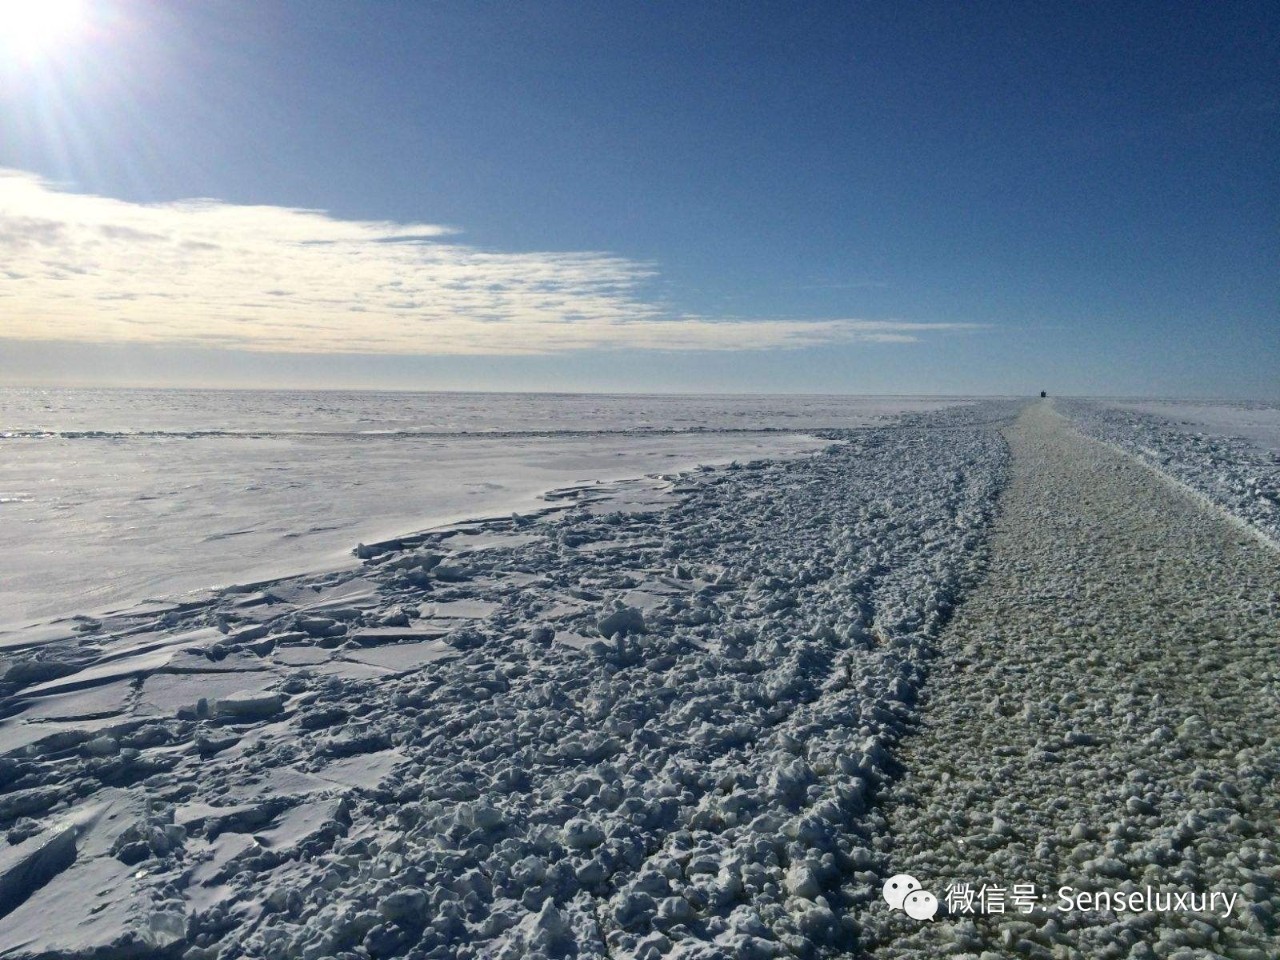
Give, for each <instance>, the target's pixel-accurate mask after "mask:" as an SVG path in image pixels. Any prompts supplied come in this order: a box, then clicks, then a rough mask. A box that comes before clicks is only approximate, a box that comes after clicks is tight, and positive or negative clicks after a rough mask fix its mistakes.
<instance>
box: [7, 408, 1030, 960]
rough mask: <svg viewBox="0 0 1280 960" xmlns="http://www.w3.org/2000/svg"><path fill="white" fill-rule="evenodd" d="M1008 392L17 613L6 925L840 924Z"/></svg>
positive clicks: (788, 932)
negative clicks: (21, 623) (43, 625)
mask: <svg viewBox="0 0 1280 960" xmlns="http://www.w3.org/2000/svg"><path fill="white" fill-rule="evenodd" d="M1014 410H1015V404H1013V403H1010V402H992V403H987V404H981V405H974V406H971V407H961V408H952V409H947V410H943V411H939V412H934V413H929V414H923V415H918V416H908V417H904V418H903V419H902V420H900V421H899V422H898V423H897V424H895V425H894V426H892V427H886V428H882V429H872V430H860V431H857V432H840V431H830V432H829V436H830V439H832V440H833V441H840V442H838V443H833V445H832V446H831V447H830V448H829V449H827V450H826V451H825V452H824V453H822V454H819V455H815V456H813V457H811V458H808V459H804V460H797V461H784V462H753V463H747V464H740V465H737V468H736V469H733V468H731V469H722V470H704V471H693V472H690V473H685V474H680V475H676V476H670V477H666V478H662V479H661V481H649V482H646V483H645V484H639V485H636V484H630V485H629V484H626V483H620V484H595V485H590V486H586V487H582V488H577V489H574V490H570V491H565V492H563V493H562V494H561V495H560V496H559V497H557V498H555V499H554V500H552V501H551V502H552V504H553V505H552V506H550V507H548V509H547V510H546V511H545V512H544V513H542V514H541V515H537V516H533V517H530V516H525V517H520V518H510V519H502V520H492V521H483V522H476V523H471V524H464V525H460V526H458V527H456V528H453V529H450V530H446V531H438V532H435V533H426V534H418V535H415V536H412V537H405V538H401V539H400V540H398V541H396V542H394V543H390V544H383V545H374V546H366V547H364V548H363V549H362V551H361V553H362V556H363V558H364V561H363V563H362V564H361V565H360V566H359V567H357V568H355V569H352V570H348V571H341V572H336V573H333V572H331V573H327V574H324V575H321V576H310V577H298V578H292V579H289V580H282V581H278V582H274V583H269V584H260V585H257V586H256V587H246V588H241V589H237V590H231V591H226V592H223V593H220V594H214V595H212V596H209V597H207V598H206V599H204V600H201V601H198V602H197V601H192V602H185V603H180V604H174V605H171V606H158V607H152V608H149V609H139V610H137V611H135V612H133V613H125V614H120V615H118V616H113V617H110V618H107V619H103V620H93V619H89V618H78V619H76V620H73V621H64V622H62V623H61V624H60V626H61V627H62V628H65V629H63V631H62V634H61V635H60V636H56V637H55V638H54V639H52V640H48V639H47V638H44V637H42V638H41V639H42V640H43V641H44V642H41V643H39V644H37V643H36V642H35V641H34V640H33V641H32V644H31V645H23V644H22V643H11V644H10V646H9V648H8V650H7V651H6V652H5V653H4V659H5V662H6V665H7V666H6V667H5V669H4V670H3V671H2V672H0V676H3V677H4V680H3V681H2V682H0V707H2V709H0V716H3V717H4V719H3V720H0V750H2V751H3V755H2V756H0V829H3V830H6V831H7V832H8V840H9V843H10V845H11V846H10V848H9V850H10V853H13V852H14V851H16V852H17V856H16V859H15V857H14V856H12V855H7V856H6V857H5V858H4V859H0V890H3V891H6V893H5V896H4V898H3V899H2V900H0V956H4V957H28V958H32V957H42V956H52V955H56V956H63V957H81V956H85V957H87V956H94V957H125V956H139V955H147V956H173V957H184V958H188V960H201V958H215V957H217V958H223V960H231V958H239V957H263V958H285V957H301V958H305V960H319V958H322V957H351V958H368V957H401V956H403V957H413V958H445V957H449V958H453V957H459V958H461V957H475V958H480V957H495V958H516V957H562V956H578V957H592V956H596V957H603V956H605V955H606V954H607V955H609V956H612V957H634V958H638V960H651V958H657V957H681V958H695V957H698V958H703V957H734V958H751V957H774V956H793V955H794V956H816V955H824V954H829V953H832V952H841V951H848V950H849V949H851V948H853V947H854V946H855V945H856V943H857V936H858V921H857V910H858V908H859V907H860V906H863V905H866V904H869V903H870V902H872V901H874V900H875V898H876V897H878V896H879V888H880V883H881V882H882V880H883V876H882V874H883V873H884V869H885V868H886V864H885V863H884V862H883V856H882V854H881V853H880V852H879V849H878V847H877V846H876V845H875V844H874V843H873V841H872V837H873V835H875V834H876V833H877V828H878V827H880V826H882V820H883V818H882V815H881V814H880V813H878V812H877V811H876V809H875V808H874V806H873V805H872V803H871V801H872V798H873V796H874V793H875V791H876V790H877V788H878V787H879V785H880V784H881V783H882V782H884V780H885V778H886V777H887V776H888V775H889V774H890V773H891V772H892V770H893V764H894V760H893V754H894V745H895V743H896V741H897V739H898V738H899V736H900V735H901V734H902V733H903V731H904V729H905V728H906V726H907V724H908V723H909V722H910V720H911V717H912V712H913V703H914V700H915V696H916V692H917V690H918V688H919V685H920V683H921V682H922V679H923V677H924V675H925V671H926V669H927V661H928V657H929V652H930V642H931V638H932V637H933V636H934V635H935V633H936V631H937V630H938V628H939V627H940V625H941V624H942V623H943V622H944V621H945V620H946V618H947V616H948V614H949V611H950V609H951V607H952V604H953V603H954V602H955V601H956V599H957V597H958V596H959V595H960V594H961V593H962V592H963V591H964V590H965V589H967V588H968V587H970V586H971V585H972V584H973V583H974V581H975V579H976V577H977V575H978V573H979V571H980V569H981V566H982V563H983V556H984V553H983V551H984V547H983V544H984V538H985V536H986V531H987V528H988V525H989V522H990V518H991V515H992V510H993V506H994V501H995V497H996V494H997V492H998V490H999V489H1000V487H1001V485H1002V483H1003V482H1004V480H1005V474H1006V467H1007V450H1006V446H1005V443H1004V441H1003V439H1002V438H1001V437H1000V435H999V433H998V431H997V429H996V428H995V424H996V423H997V421H998V420H999V419H1000V418H1002V417H1008V416H1010V415H1011V414H1012V413H1013V411H1014ZM658 487H660V488H661V489H660V490H657V488H658ZM655 490H657V493H655ZM658 494H660V495H658ZM446 573H447V574H448V575H447V576H446V575H445V574H446ZM90 807H92V808H93V809H94V810H97V811H98V813H97V814H96V815H95V818H93V819H92V820H86V821H83V826H82V827H78V828H77V831H76V834H75V838H74V849H73V850H70V851H69V850H68V848H67V841H66V839H65V837H64V834H62V833H58V832H57V831H59V830H63V831H65V827H62V826H60V825H61V824H64V823H65V822H66V819H65V818H67V817H69V816H71V817H75V816H77V815H78V814H79V813H80V812H82V811H85V810H87V809H89V808H90ZM77 822H80V821H77ZM59 837H64V838H63V839H61V840H60V839H59ZM33 841H34V842H33ZM40 850H47V851H48V853H46V854H40V853H38V852H37V853H32V851H40ZM69 854H70V855H69ZM33 858H34V861H33ZM33 862H34V867H33V866H32V863H33ZM20 871H26V872H25V873H23V872H20ZM30 878H34V879H30ZM13 891H17V892H13Z"/></svg>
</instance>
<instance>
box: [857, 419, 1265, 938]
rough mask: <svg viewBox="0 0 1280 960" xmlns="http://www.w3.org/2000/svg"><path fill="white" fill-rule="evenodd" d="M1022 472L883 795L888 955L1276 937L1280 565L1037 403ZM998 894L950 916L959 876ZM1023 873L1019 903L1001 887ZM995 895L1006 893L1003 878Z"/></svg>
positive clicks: (882, 917) (883, 910)
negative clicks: (896, 904)
mask: <svg viewBox="0 0 1280 960" xmlns="http://www.w3.org/2000/svg"><path fill="white" fill-rule="evenodd" d="M1006 435H1007V438H1008V440H1009V442H1010V446H1011V452H1012V456H1013V480H1012V483H1011V485H1010V487H1009V488H1008V490H1007V492H1006V493H1005V494H1004V495H1003V497H1002V500H1001V514H1000V516H999V518H998V519H997V521H996V526H995V532H994V535H993V539H992V542H991V549H992V565H991V569H990V572H989V575H988V577H987V579H986V582H985V584H984V585H983V586H982V587H980V588H979V589H978V590H977V591H976V592H975V593H974V594H972V595H971V596H970V598H969V599H968V600H967V602H966V603H965V604H964V605H963V606H962V607H961V608H960V609H959V610H958V612H957V616H956V617H955V619H954V620H953V621H952V622H951V624H950V625H949V626H948V627H947V628H946V629H945V630H944V631H943V633H942V635H941V638H940V652H939V658H938V660H936V661H935V662H934V665H933V667H932V669H931V672H930V678H929V681H928V683H927V685H926V687H925V688H924V689H925V693H924V695H923V696H922V703H921V708H920V711H921V713H920V728H919V731H918V733H915V734H913V735H911V736H909V737H907V738H906V739H905V740H904V741H903V743H902V749H901V751H900V753H899V757H900V759H901V760H902V763H903V765H904V768H905V773H904V774H903V775H902V776H901V777H900V778H899V779H897V780H896V782H895V785H894V786H893V787H892V789H891V790H890V791H888V793H887V794H886V795H885V796H884V797H882V798H881V802H882V803H883V804H884V807H883V809H884V813H885V815H886V817H887V823H886V824H885V831H884V833H883V835H882V837H881V844H880V846H881V848H882V852H883V853H884V854H885V857H884V863H883V864H882V866H881V869H882V871H883V872H884V874H885V876H888V875H889V874H890V873H907V874H910V875H912V876H914V877H916V878H917V879H918V880H919V881H920V882H921V884H922V885H923V886H924V888H925V889H926V890H931V891H932V892H933V893H934V894H936V895H937V897H938V899H939V901H941V902H942V909H941V910H940V912H939V915H938V919H936V920H935V921H933V922H932V923H921V922H919V921H916V920H912V919H910V918H909V917H907V916H906V915H905V914H903V913H890V911H889V909H888V908H887V907H886V906H884V905H881V906H880V908H879V909H878V911H875V918H874V919H872V918H869V919H868V920H867V921H866V923H865V924H864V935H865V938H866V939H865V941H864V942H865V943H867V944H868V945H874V944H878V947H876V948H875V949H873V951H872V953H873V955H874V956H876V957H904V956H910V957H922V958H923V957H937V956H969V957H978V956H981V957H983V958H993V957H997V956H999V957H1004V956H1018V957H1043V958H1046V960H1048V958H1051V957H1052V958H1094V957H1132V958H1149V957H1160V958H1165V957H1173V958H1191V957H1206V958H1208V957H1219V956H1226V957H1232V958H1238V960H1247V958H1257V960H1264V958H1267V957H1275V956H1276V955H1277V954H1276V949H1277V944H1280V934H1278V932H1277V925H1276V919H1277V917H1276V914H1277V912H1278V911H1280V856H1278V854H1277V842H1278V837H1277V823H1280V784H1278V783H1277V778H1278V777H1280V684H1278V683H1277V681H1278V680H1280V666H1278V660H1277V654H1278V652H1280V597H1278V594H1277V591H1278V589H1280V562H1278V561H1277V558H1276V555H1275V554H1274V553H1272V552H1270V551H1268V550H1267V549H1265V548H1264V547H1262V546H1260V545H1259V544H1258V543H1257V541H1256V540H1254V539H1252V538H1251V537H1249V536H1248V535H1246V534H1245V533H1243V532H1241V531H1240V530H1238V529H1237V528H1236V527H1234V526H1232V525H1231V524H1229V523H1227V522H1225V521H1223V520H1222V519H1220V518H1219V517H1217V516H1214V515H1212V514H1211V513H1210V512H1209V511H1207V510H1204V509H1203V508H1202V507H1200V506H1199V505H1197V504H1196V503H1195V502H1194V501H1193V500H1192V499H1191V498H1190V497H1188V496H1185V495H1183V494H1181V493H1180V492H1178V491H1176V490H1175V489H1173V488H1172V487H1170V486H1169V485H1166V484H1162V483H1160V482H1159V481H1158V480H1157V479H1156V478H1155V477H1153V475H1152V474H1151V473H1150V472H1149V471H1148V470H1146V469H1144V468H1143V467H1141V466H1139V465H1137V464H1135V463H1134V462H1132V461H1130V460H1128V459H1126V458H1125V457H1123V456H1121V455H1118V454H1117V453H1115V452H1113V451H1112V450H1111V449H1109V448H1106V447H1104V446H1102V445H1100V444H1098V443H1096V442H1093V441H1090V440H1087V439H1084V438H1082V437H1081V436H1079V435H1078V434H1077V433H1075V432H1074V431H1073V430H1072V429H1071V428H1070V427H1069V426H1068V425H1067V424H1066V423H1065V421H1063V420H1062V419H1061V418H1059V417H1058V416H1057V415H1056V414H1054V413H1053V412H1052V411H1051V410H1050V409H1048V408H1047V406H1046V405H1045V404H1039V405H1037V406H1035V407H1032V408H1030V409H1029V410H1028V411H1027V412H1026V413H1025V414H1024V415H1023V416H1022V417H1021V418H1020V419H1019V421H1018V422H1017V424H1016V425H1015V426H1014V427H1013V428H1012V429H1010V430H1008V431H1006ZM959 884H968V885H970V887H971V889H972V890H973V891H975V892H976V891H978V890H979V889H980V888H981V887H982V886H983V885H984V884H985V885H988V887H989V888H990V887H995V886H999V887H1002V888H1003V889H1004V900H1005V905H1006V907H1005V908H1006V911H1007V912H1006V913H1005V914H1004V915H995V914H993V915H987V916H983V915H980V914H978V913H975V914H974V915H967V914H964V913H962V912H961V907H962V906H963V903H962V902H959V901H956V902H953V903H952V904H951V906H952V907H953V908H955V909H954V910H953V911H952V912H951V913H950V915H948V909H947V907H948V905H947V904H946V902H945V897H946V892H947V889H948V887H955V886H956V885H959ZM1015 884H1034V885H1035V887H1036V888H1037V893H1038V895H1039V896H1040V897H1042V898H1043V899H1042V900H1041V901H1040V903H1039V906H1038V907H1037V908H1036V909H1035V910H1034V911H1033V912H1031V913H1030V914H1029V915H1024V914H1022V913H1021V912H1020V907H1019V906H1015V904H1014V902H1013V898H1012V894H1013V892H1014V885H1015ZM1064 885H1066V886H1072V887H1074V888H1075V889H1076V890H1077V891H1079V890H1088V891H1122V890H1139V891H1145V890H1146V888H1147V887H1148V885H1149V886H1151V887H1152V888H1155V889H1160V890H1166V891H1176V892H1191V891H1194V892H1196V893H1204V892H1210V891H1220V892H1222V893H1224V894H1226V895H1228V896H1229V895H1231V894H1238V895H1239V896H1238V898H1237V899H1236V901H1235V903H1234V906H1233V909H1232V910H1231V912H1230V914H1229V916H1227V917H1226V918H1224V917H1223V916H1222V914H1223V913H1225V912H1226V910H1225V909H1224V906H1223V900H1224V899H1225V898H1221V897H1220V898H1219V899H1218V901H1217V902H1216V903H1215V905H1214V911H1213V912H1212V913H1208V912H1206V913H1201V914H1192V913H1186V912H1178V911H1162V912H1146V913H1144V912H1137V913H1134V912H1129V911H1128V910H1122V911H1121V912H1119V913H1109V912H1103V911H1092V912H1077V911H1061V910H1059V907H1060V906H1061V901H1060V900H1059V898H1058V889H1059V888H1060V887H1062V886H1064ZM993 899H994V898H993Z"/></svg>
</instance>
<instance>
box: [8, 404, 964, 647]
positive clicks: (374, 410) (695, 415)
mask: <svg viewBox="0 0 1280 960" xmlns="http://www.w3.org/2000/svg"><path fill="white" fill-rule="evenodd" d="M956 402H959V401H955V400H946V399H927V398H905V399H899V398H850V397H794V398H787V397H607V396H568V395H566V396H556V395H513V394H512V395H484V394H376V393H364V394H344V393H333V394H329V393H296V392H278V393H271V392H255V391H246V392H217V391H172V390H159V391H143V390H137V391H134V390H39V389H29V390H18V389H4V390H0V417H2V418H3V419H0V449H2V451H3V453H2V455H0V531H2V535H3V542H4V545H5V549H4V550H3V551H0V626H16V625H19V624H30V623H34V622H37V621H40V620H44V619H47V618H52V617H57V616H68V615H73V614H97V613H101V612H104V611H106V610H110V609H119V608H122V607H126V606H130V605H132V604H134V603H136V602H138V601H140V600H143V599H145V598H148V597H156V596H166V597H171V596H175V595H179V594H183V593H186V592H189V591H194V590H199V589H203V588H206V587H215V586H225V585H227V584H231V583H246V582H254V581H257V580H266V579H272V578H276V577H280V576H286V575H289V574H294V573H298V572H302V571H307V570H314V569H317V568H325V567H329V566H336V565H339V564H342V563H345V562H347V561H348V560H349V557H350V551H351V549H352V547H354V546H355V544H356V543H357V542H360V541H364V542H374V541H377V540H380V539H385V538H388V537H394V536H396V535H399V534H404V533H407V532H410V531H413V530H420V529H425V528H429V527H433V526H436V525H439V524H445V523H451V522H455V521H459V520H464V519H469V518H473V517H479V516H494V515H502V514H505V513H510V512H512V511H522V512H528V511H533V510H537V509H541V508H544V507H546V506H548V504H547V503H546V502H544V501H542V500H540V499H539V495H540V494H541V493H543V492H546V491H548V490H551V489H555V488H561V487H566V486H571V485H574V484H580V483H583V482H590V481H592V480H597V479H605V480H610V479H619V478H625V477H635V476H640V475H644V474H652V473H671V472H678V471H680V470H685V469H689V468H691V467H694V466H696V465H699V464H715V463H725V462H728V461H730V460H735V459H739V460H749V459H753V458H760V457H790V456H800V455H805V454H807V453H809V452H812V451H814V450H817V449H821V448H822V447H824V446H826V444H827V441H824V440H821V439H819V438H816V437H813V436H808V435H804V434H803V433H799V432H741V431H752V430H787V431H802V430H807V429H816V428H820V427H831V426H842V427H849V426H859V425H869V424H874V423H882V422H884V421H885V420H886V419H887V418H890V417H892V416H894V415H897V414H901V413H904V412H919V411H925V410H930V409H936V408H938V407H942V406H947V405H949V404H954V403H956ZM615 509H616V508H615Z"/></svg>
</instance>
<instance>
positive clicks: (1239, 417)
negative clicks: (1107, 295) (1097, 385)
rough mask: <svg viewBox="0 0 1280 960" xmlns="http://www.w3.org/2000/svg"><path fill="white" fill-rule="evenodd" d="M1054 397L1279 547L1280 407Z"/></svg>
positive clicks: (1082, 421)
mask: <svg viewBox="0 0 1280 960" xmlns="http://www.w3.org/2000/svg"><path fill="white" fill-rule="evenodd" d="M1054 403H1055V405H1056V406H1057V407H1058V409H1059V410H1060V411H1061V412H1062V413H1064V414H1066V415H1067V416H1068V417H1070V418H1072V419H1073V420H1074V422H1075V423H1076V425H1077V426H1078V427H1080V429H1082V430H1083V431H1084V432H1085V433H1086V434H1088V435H1089V436H1092V437H1095V438H1096V439H1099V440H1104V441H1106V442H1108V443H1111V444H1113V445H1114V446H1116V447H1119V448H1120V449H1122V450H1124V451H1125V452H1127V453H1129V454H1131V455H1133V456H1136V457H1137V458H1138V459H1140V460H1141V461H1143V462H1144V463H1146V464H1147V465H1149V466H1151V467H1153V468H1155V469H1156V470H1158V471H1160V472H1161V473H1163V474H1165V475H1166V476H1168V477H1170V478H1171V479H1173V480H1175V481H1177V482H1179V483H1181V484H1184V485H1185V486H1186V487H1188V488H1189V489H1190V490H1192V491H1193V492H1194V493H1196V494H1198V495H1199V496H1201V497H1203V498H1205V499H1206V500H1208V501H1209V502H1210V503H1212V504H1214V505H1216V506H1217V507H1219V508H1220V509H1222V510H1224V511H1226V512H1227V513H1228V514H1229V515H1231V516H1233V517H1235V518H1236V519H1237V520H1239V521H1240V522H1242V523H1244V524H1245V525H1246V526H1248V527H1250V528H1251V529H1252V530H1254V531H1255V532H1256V533H1258V534H1259V535H1260V536H1262V537H1263V538H1264V539H1265V540H1269V541H1270V542H1271V543H1273V544H1275V545H1278V546H1280V405H1275V404H1263V403H1225V402H1224V403H1210V402H1207V401H1188V400H1179V401H1172V400H1168V401H1120V400H1079V399H1072V400H1055V401H1054Z"/></svg>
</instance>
